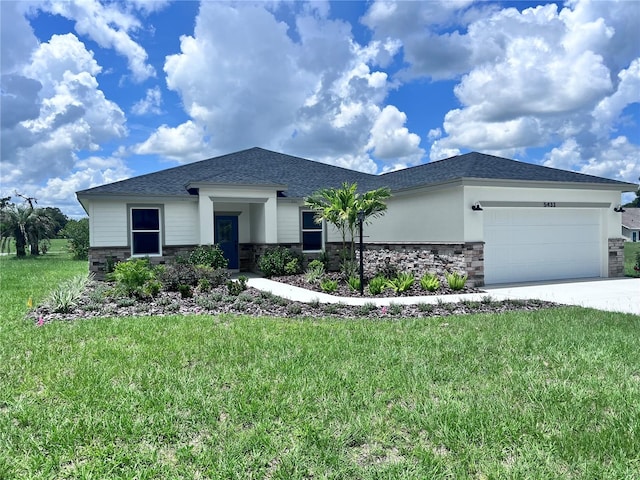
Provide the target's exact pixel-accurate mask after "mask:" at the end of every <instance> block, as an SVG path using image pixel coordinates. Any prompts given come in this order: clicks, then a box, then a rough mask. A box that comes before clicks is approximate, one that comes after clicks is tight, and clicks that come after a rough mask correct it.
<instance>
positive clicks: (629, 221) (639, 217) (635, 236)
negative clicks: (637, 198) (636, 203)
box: [622, 208, 640, 242]
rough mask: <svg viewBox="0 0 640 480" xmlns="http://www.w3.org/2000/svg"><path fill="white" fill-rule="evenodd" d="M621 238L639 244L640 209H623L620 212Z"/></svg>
mask: <svg viewBox="0 0 640 480" xmlns="http://www.w3.org/2000/svg"><path fill="white" fill-rule="evenodd" d="M622 236H623V237H624V238H625V239H626V240H628V241H630V242H640V208H625V209H624V211H623V212H622Z"/></svg>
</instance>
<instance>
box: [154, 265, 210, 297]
mask: <svg viewBox="0 0 640 480" xmlns="http://www.w3.org/2000/svg"><path fill="white" fill-rule="evenodd" d="M159 277H160V281H161V282H162V284H163V285H164V288H165V290H167V291H169V292H177V291H179V287H180V285H197V284H198V279H199V278H200V275H199V270H198V268H197V267H196V266H195V265H191V264H190V263H171V264H169V265H166V266H165V269H164V271H163V272H162V273H160V275H159Z"/></svg>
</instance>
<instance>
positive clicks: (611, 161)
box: [543, 136, 640, 183]
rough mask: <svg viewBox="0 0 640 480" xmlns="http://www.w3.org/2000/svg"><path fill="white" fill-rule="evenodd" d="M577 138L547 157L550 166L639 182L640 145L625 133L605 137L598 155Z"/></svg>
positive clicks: (545, 161)
mask: <svg viewBox="0 0 640 480" xmlns="http://www.w3.org/2000/svg"><path fill="white" fill-rule="evenodd" d="M583 150H584V149H582V148H581V146H580V145H579V144H578V142H576V140H575V139H573V138H569V139H567V140H565V141H564V142H563V143H562V145H561V146H560V147H557V148H554V149H552V150H551V151H550V152H549V153H548V154H547V155H545V157H544V162H543V164H544V165H545V166H547V167H554V168H562V169H565V170H573V171H576V172H580V173H586V174H588V175H596V176H598V177H605V178H612V179H616V180H622V181H625V182H631V183H638V180H639V178H640V162H638V161H637V159H638V158H640V146H638V145H634V144H632V143H631V142H629V140H628V139H627V138H626V137H624V136H619V137H616V138H613V139H611V140H604V141H602V142H601V144H600V145H599V146H598V148H597V149H596V150H595V151H596V152H597V153H596V155H589V154H586V153H585V152H584V151H583Z"/></svg>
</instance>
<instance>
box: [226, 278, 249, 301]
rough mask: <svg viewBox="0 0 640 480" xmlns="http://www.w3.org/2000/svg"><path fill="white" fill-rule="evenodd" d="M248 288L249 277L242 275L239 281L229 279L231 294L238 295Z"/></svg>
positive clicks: (228, 284)
mask: <svg viewBox="0 0 640 480" xmlns="http://www.w3.org/2000/svg"><path fill="white" fill-rule="evenodd" d="M246 289H247V277H245V276H244V275H241V276H239V277H238V280H237V281H234V280H229V281H228V282H227V290H228V291H229V295H231V296H234V297H237V296H238V295H240V294H241V293H242V292H244V291H245V290H246Z"/></svg>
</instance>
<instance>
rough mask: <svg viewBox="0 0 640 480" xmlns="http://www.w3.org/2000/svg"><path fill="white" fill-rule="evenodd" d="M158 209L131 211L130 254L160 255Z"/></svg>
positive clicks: (136, 209) (134, 209)
mask: <svg viewBox="0 0 640 480" xmlns="http://www.w3.org/2000/svg"><path fill="white" fill-rule="evenodd" d="M161 253H162V252H161V248H160V209H159V208H132V209H131V254H132V255H160V254H161Z"/></svg>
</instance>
